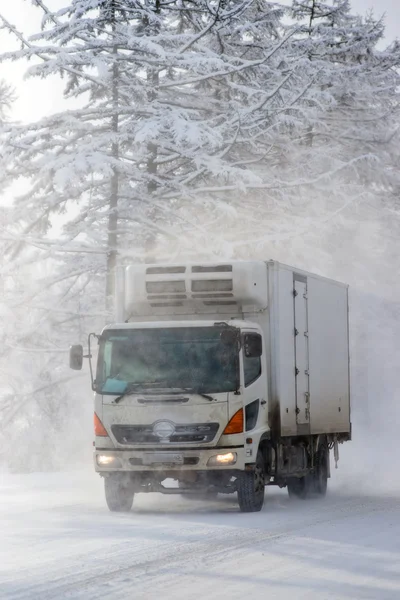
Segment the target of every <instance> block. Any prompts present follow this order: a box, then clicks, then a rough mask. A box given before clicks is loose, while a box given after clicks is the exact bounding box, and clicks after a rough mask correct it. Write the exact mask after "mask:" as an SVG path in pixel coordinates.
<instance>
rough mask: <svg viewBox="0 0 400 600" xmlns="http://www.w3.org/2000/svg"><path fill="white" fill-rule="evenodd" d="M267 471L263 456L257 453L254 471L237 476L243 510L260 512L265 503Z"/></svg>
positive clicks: (240, 506)
mask: <svg viewBox="0 0 400 600" xmlns="http://www.w3.org/2000/svg"><path fill="white" fill-rule="evenodd" d="M264 493H265V471H264V463H263V456H262V454H261V452H258V453H257V459H256V465H255V467H254V471H244V472H243V473H241V474H240V476H239V477H238V478H237V494H238V500H239V508H240V511H241V512H258V511H260V510H261V509H262V507H263V504H264Z"/></svg>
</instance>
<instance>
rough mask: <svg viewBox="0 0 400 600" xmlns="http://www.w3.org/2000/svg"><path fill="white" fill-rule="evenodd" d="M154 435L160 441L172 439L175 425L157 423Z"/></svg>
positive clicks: (163, 422)
mask: <svg viewBox="0 0 400 600" xmlns="http://www.w3.org/2000/svg"><path fill="white" fill-rule="evenodd" d="M153 433H154V435H156V436H157V437H159V438H160V439H166V438H170V437H171V435H173V434H174V433H175V425H174V424H173V423H172V422H171V421H156V423H154V425H153Z"/></svg>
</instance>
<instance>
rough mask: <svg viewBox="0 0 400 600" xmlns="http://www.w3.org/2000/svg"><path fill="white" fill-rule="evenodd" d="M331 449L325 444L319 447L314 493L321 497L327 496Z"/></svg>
mask: <svg viewBox="0 0 400 600" xmlns="http://www.w3.org/2000/svg"><path fill="white" fill-rule="evenodd" d="M328 465H329V449H328V447H327V446H326V445H325V444H323V445H322V446H320V447H319V449H318V452H317V456H316V460H315V474H314V492H315V493H316V494H317V495H318V496H321V497H324V496H326V492H327V489H328V470H329V467H328Z"/></svg>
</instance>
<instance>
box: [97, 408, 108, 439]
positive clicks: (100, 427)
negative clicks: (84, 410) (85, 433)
mask: <svg viewBox="0 0 400 600" xmlns="http://www.w3.org/2000/svg"><path fill="white" fill-rule="evenodd" d="M94 434H95V435H97V436H99V437H108V433H107V431H106V429H105V427H104V425H103V423H102V422H101V421H100V419H99V417H98V416H97V415H96V413H94Z"/></svg>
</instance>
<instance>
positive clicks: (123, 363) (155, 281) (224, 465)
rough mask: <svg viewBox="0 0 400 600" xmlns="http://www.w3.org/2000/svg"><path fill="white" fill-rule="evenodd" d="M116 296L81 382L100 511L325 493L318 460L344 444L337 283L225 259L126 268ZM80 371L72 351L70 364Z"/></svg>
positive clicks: (343, 353) (345, 398) (325, 470)
mask: <svg viewBox="0 0 400 600" xmlns="http://www.w3.org/2000/svg"><path fill="white" fill-rule="evenodd" d="M116 289H117V294H116V296H117V297H116V301H117V313H118V315H117V319H116V322H115V323H113V324H110V325H107V326H106V327H105V328H104V330H103V331H102V333H101V335H96V336H95V337H96V338H97V340H98V344H99V347H98V360H97V369H96V372H95V378H94V379H93V378H92V387H93V390H94V392H95V398H94V403H95V414H94V419H95V450H94V466H95V469H96V471H97V472H99V474H100V475H101V476H102V477H104V484H105V495H106V501H107V504H108V507H109V508H110V510H112V511H126V510H130V509H131V507H132V502H133V497H134V494H135V493H140V492H161V493H168V494H172V493H179V494H185V495H187V496H189V497H190V496H191V497H196V498H210V497H213V496H215V495H216V494H218V493H223V494H227V493H235V492H236V493H237V497H238V503H239V507H240V510H241V511H243V512H254V511H259V510H260V509H261V508H262V506H263V502H264V491H265V490H264V488H265V486H266V485H277V486H279V487H285V486H286V487H287V489H288V492H289V495H290V496H291V497H298V498H306V497H309V496H311V495H314V496H315V495H319V496H324V495H325V494H326V489H327V481H328V478H329V477H330V461H329V452H330V450H333V451H334V456H335V460H336V462H337V459H338V444H339V443H341V442H344V441H347V440H350V439H351V423H350V392H349V388H350V386H349V327H348V287H347V286H346V285H343V284H341V283H338V282H336V281H332V280H329V279H326V278H323V277H319V276H317V275H313V274H311V273H307V272H305V271H301V270H299V269H295V268H292V267H289V266H286V265H283V264H280V263H278V262H276V261H268V262H262V261H225V262H213V263H209V264H206V263H194V264H171V265H170V264H152V265H150V264H141V265H134V266H127V267H124V268H121V269H120V270H119V273H118V276H117V285H116ZM93 335H94V334H91V335H90V336H89V359H90V340H91V339H92V340H93V337H92V336H93ZM82 362H83V347H82V346H81V345H76V346H72V347H71V349H70V366H71V368H74V369H81V368H82ZM171 479H173V480H175V481H176V483H175V487H171V486H168V485H166V481H167V480H171Z"/></svg>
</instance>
